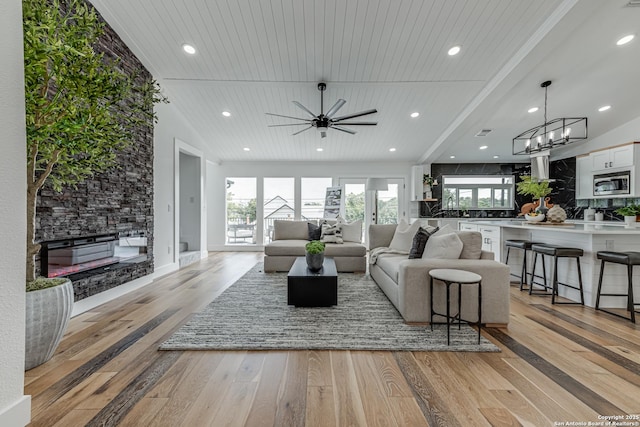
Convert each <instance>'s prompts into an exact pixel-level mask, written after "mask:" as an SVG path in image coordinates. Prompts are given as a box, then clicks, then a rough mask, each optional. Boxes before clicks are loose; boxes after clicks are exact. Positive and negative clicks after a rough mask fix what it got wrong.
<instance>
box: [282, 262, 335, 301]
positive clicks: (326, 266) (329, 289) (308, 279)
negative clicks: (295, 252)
mask: <svg viewBox="0 0 640 427" xmlns="http://www.w3.org/2000/svg"><path fill="white" fill-rule="evenodd" d="M287 304H289V305H295V306H296V307H329V306H332V305H337V304H338V270H336V263H335V262H334V261H333V258H325V259H324V263H323V264H322V269H320V271H318V272H315V273H314V272H312V271H311V270H309V268H308V267H307V261H306V260H305V258H304V257H300V258H296V260H295V262H294V263H293V266H292V267H291V270H289V274H288V275H287Z"/></svg>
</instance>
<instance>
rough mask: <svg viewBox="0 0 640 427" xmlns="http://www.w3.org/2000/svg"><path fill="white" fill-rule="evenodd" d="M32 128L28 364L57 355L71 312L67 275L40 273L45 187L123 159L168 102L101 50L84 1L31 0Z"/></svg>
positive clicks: (27, 2) (26, 0)
mask: <svg viewBox="0 0 640 427" xmlns="http://www.w3.org/2000/svg"><path fill="white" fill-rule="evenodd" d="M22 12H23V34H24V81H25V113H26V117H25V120H26V134H27V256H26V263H27V268H26V282H27V286H26V290H27V298H26V320H27V326H26V363H25V369H31V368H33V367H35V366H38V365H40V364H42V363H44V362H46V361H47V360H48V359H49V358H51V356H52V355H53V353H54V351H55V349H56V347H57V345H58V343H59V342H60V339H61V338H62V335H63V334H64V331H65V329H66V325H67V323H68V321H69V318H70V316H71V307H72V305H73V287H72V285H71V282H70V281H69V280H67V279H49V278H43V277H39V278H38V277H37V276H36V259H35V258H36V256H37V255H38V254H39V252H40V244H39V243H38V242H37V240H36V206H37V200H38V194H39V192H40V190H41V189H42V188H43V186H45V185H47V186H50V188H52V189H53V190H55V191H61V190H62V189H63V187H65V186H70V185H71V186H73V185H76V184H78V183H80V182H82V181H84V180H85V179H87V178H88V177H90V176H92V175H93V174H95V173H97V172H102V171H105V170H106V169H108V168H110V167H112V166H114V165H115V160H116V156H117V153H118V152H119V151H121V150H122V149H123V148H124V147H126V146H127V145H129V144H131V143H132V142H133V140H134V139H133V137H132V135H133V130H134V129H137V128H139V127H140V126H144V125H147V126H148V127H150V128H151V127H152V126H150V125H149V123H150V121H151V120H152V119H153V118H155V113H154V111H153V104H154V103H155V102H159V101H166V100H165V99H164V97H162V96H160V95H159V87H158V86H157V84H156V83H155V82H154V81H152V80H150V79H148V78H146V77H144V76H135V75H131V74H130V73H129V74H127V72H126V71H124V69H123V68H124V67H121V66H119V65H118V62H117V61H114V60H108V59H107V58H105V57H104V55H103V54H100V53H97V52H95V51H94V46H97V44H98V39H99V37H100V36H101V35H102V34H103V27H104V24H103V23H102V22H101V21H100V20H99V18H98V16H97V14H96V12H95V10H94V9H93V7H91V6H88V3H86V2H84V1H82V0H66V1H65V2H64V5H63V6H61V4H60V2H59V1H58V0H52V1H50V2H49V1H40V0H23V2H22Z"/></svg>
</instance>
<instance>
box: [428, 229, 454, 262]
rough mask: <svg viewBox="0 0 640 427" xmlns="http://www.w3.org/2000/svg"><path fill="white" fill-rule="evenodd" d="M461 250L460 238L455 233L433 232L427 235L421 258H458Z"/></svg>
mask: <svg viewBox="0 0 640 427" xmlns="http://www.w3.org/2000/svg"><path fill="white" fill-rule="evenodd" d="M461 252H462V240H460V238H459V237H458V235H457V234H456V233H449V234H441V235H437V234H434V235H433V236H431V237H429V240H428V241H427V246H426V247H425V249H424V253H423V254H422V258H425V259H458V258H460V253H461Z"/></svg>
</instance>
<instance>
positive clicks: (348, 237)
mask: <svg viewBox="0 0 640 427" xmlns="http://www.w3.org/2000/svg"><path fill="white" fill-rule="evenodd" d="M338 222H339V223H340V225H341V226H342V239H343V240H344V241H345V242H355V243H360V242H362V221H361V220H357V221H353V222H346V221H345V220H343V219H340V220H339V221H338Z"/></svg>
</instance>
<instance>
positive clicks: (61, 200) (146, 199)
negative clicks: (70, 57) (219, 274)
mask: <svg viewBox="0 0 640 427" xmlns="http://www.w3.org/2000/svg"><path fill="white" fill-rule="evenodd" d="M97 50H98V51H101V52H104V53H105V57H111V58H113V57H118V58H120V60H121V67H122V69H123V70H125V71H126V72H128V73H136V75H138V76H139V78H140V79H150V78H151V75H150V73H149V72H148V71H147V69H146V68H145V67H144V66H143V65H142V63H141V62H140V61H139V60H138V58H136V56H135V55H134V54H133V53H132V52H131V51H130V50H129V48H128V47H127V46H126V44H125V43H124V42H123V41H122V40H121V39H120V37H119V36H118V35H117V34H116V33H115V32H114V31H113V29H112V28H111V27H109V25H108V24H107V25H106V26H105V34H104V35H103V37H102V38H101V41H100V44H99V46H97ZM117 163H118V166H117V167H115V168H112V169H110V170H108V171H106V172H104V173H102V174H98V175H95V176H94V177H93V178H92V179H89V180H87V181H85V182H83V183H81V184H79V185H78V186H77V188H66V189H64V191H63V192H62V193H56V192H54V191H53V190H52V189H51V188H50V187H44V188H43V189H42V190H41V192H40V197H39V199H38V206H37V218H36V239H37V240H38V241H48V240H56V239H67V238H69V237H76V236H92V235H98V234H108V233H120V235H122V236H127V235H145V236H147V244H148V246H147V255H148V257H147V260H146V261H143V262H141V263H138V264H132V265H129V266H127V267H126V268H118V269H114V270H111V271H107V272H102V271H101V270H96V272H94V273H95V274H87V273H81V274H78V275H74V276H75V277H74V276H71V277H70V278H71V280H72V281H73V286H74V290H75V298H76V301H77V300H80V299H83V298H86V297H88V296H91V295H95V294H97V293H100V292H103V291H105V290H107V289H110V288H113V287H116V286H119V285H121V284H123V283H126V282H128V281H131V280H133V279H136V278H139V277H143V276H146V275H148V274H151V273H152V272H153V122H152V121H150V122H149V123H148V124H147V125H146V126H143V127H140V128H139V129H137V130H136V132H135V135H134V140H133V141H132V144H130V145H129V146H128V147H127V148H126V149H125V150H124V151H123V152H121V153H119V154H118V156H117Z"/></svg>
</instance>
